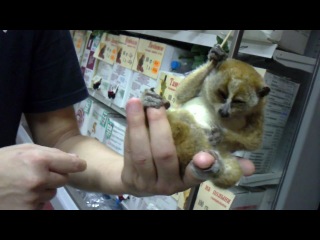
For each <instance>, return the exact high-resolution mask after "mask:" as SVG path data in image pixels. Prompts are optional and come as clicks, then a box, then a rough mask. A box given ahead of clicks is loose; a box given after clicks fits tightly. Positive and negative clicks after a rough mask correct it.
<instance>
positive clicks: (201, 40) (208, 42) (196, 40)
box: [126, 30, 316, 73]
mask: <svg viewBox="0 0 320 240" xmlns="http://www.w3.org/2000/svg"><path fill="white" fill-rule="evenodd" d="M126 31H128V32H132V33H138V34H143V35H149V36H154V37H159V38H164V39H170V40H175V41H180V42H187V43H192V44H197V45H202V46H207V47H212V46H213V45H214V44H216V43H217V41H216V37H217V35H219V36H220V35H221V36H222V37H223V35H224V33H225V32H224V30H221V31H218V30H126ZM219 32H221V33H219ZM231 40H232V38H230V41H228V42H229V44H230V43H231ZM277 47H278V45H277V44H274V43H268V42H267V41H265V42H262V41H260V42H259V41H250V40H247V39H243V40H242V41H241V44H240V48H239V52H240V53H244V54H249V55H254V56H259V57H264V58H273V59H274V60H275V61H277V62H279V63H281V64H283V65H285V66H287V67H290V68H295V69H300V70H303V71H306V72H310V73H312V72H313V69H314V66H315V62H316V60H315V59H314V58H310V57H306V56H302V55H299V54H294V53H290V52H285V51H281V50H277V49H276V48H277Z"/></svg>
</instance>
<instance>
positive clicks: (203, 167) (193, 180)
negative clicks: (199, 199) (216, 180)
mask: <svg viewBox="0 0 320 240" xmlns="http://www.w3.org/2000/svg"><path fill="white" fill-rule="evenodd" d="M215 167H218V164H217V161H216V159H215V157H214V156H213V155H211V154H210V153H208V152H199V153H197V154H196V155H194V157H193V159H192V161H191V162H190V163H189V164H188V166H187V168H186V171H185V175H184V177H183V181H184V182H185V183H186V184H190V185H195V184H199V183H201V182H203V181H205V180H207V179H208V174H211V172H212V171H215ZM208 171H209V172H210V173H208Z"/></svg>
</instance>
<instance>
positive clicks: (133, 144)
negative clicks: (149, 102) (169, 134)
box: [125, 98, 155, 181]
mask: <svg viewBox="0 0 320 240" xmlns="http://www.w3.org/2000/svg"><path fill="white" fill-rule="evenodd" d="M126 113H127V145H128V149H127V154H129V155H130V157H126V158H125V161H130V162H126V163H125V164H132V166H134V168H135V169H136V171H137V172H138V174H139V176H140V177H141V178H142V179H145V180H146V179H148V180H149V181H150V180H151V179H152V178H154V176H155V169H154V164H153V161H152V154H151V150H150V142H149V132H148V129H147V127H146V118H145V113H144V110H143V107H142V103H141V101H140V100H139V99H138V98H131V99H130V100H129V101H128V103H127V106H126Z"/></svg>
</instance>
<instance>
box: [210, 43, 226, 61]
mask: <svg viewBox="0 0 320 240" xmlns="http://www.w3.org/2000/svg"><path fill="white" fill-rule="evenodd" d="M227 57H228V56H227V53H226V52H225V51H224V50H223V49H222V48H221V46H220V45H219V44H216V45H214V46H213V48H211V49H210V51H209V53H208V59H209V60H214V61H216V62H221V61H223V60H225V59H226V58H227Z"/></svg>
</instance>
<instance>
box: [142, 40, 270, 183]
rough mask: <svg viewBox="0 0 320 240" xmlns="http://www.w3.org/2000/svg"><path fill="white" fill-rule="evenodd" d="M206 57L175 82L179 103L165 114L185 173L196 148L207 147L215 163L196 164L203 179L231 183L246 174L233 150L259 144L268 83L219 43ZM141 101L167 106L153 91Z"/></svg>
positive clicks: (197, 150)
mask: <svg viewBox="0 0 320 240" xmlns="http://www.w3.org/2000/svg"><path fill="white" fill-rule="evenodd" d="M208 58H209V60H208V62H207V63H205V64H203V65H202V66H200V67H198V68H197V69H195V70H194V71H193V72H192V73H190V74H189V75H188V76H187V77H186V78H185V79H184V80H183V81H182V82H181V84H180V85H179V86H178V87H177V90H176V99H177V103H178V104H179V105H180V106H179V107H176V108H169V110H168V111H167V116H168V120H169V123H170V126H171V130H172V135H173V139H174V143H175V145H176V149H177V154H178V158H179V162H180V170H181V173H184V170H185V168H186V166H187V165H188V164H189V162H190V161H191V160H192V157H193V156H194V155H195V154H196V153H198V152H200V151H207V152H209V153H211V154H212V155H213V156H214V157H215V158H216V159H217V162H216V163H215V164H214V165H213V166H212V167H211V168H209V169H206V170H201V169H198V168H197V167H196V166H194V165H193V164H192V167H193V168H194V170H195V172H196V173H197V174H198V177H200V178H201V179H203V180H209V179H210V180H211V181H212V182H213V183H214V184H215V185H216V186H218V187H222V188H229V187H232V186H234V185H235V184H236V183H237V182H238V181H239V179H240V178H241V176H242V170H241V168H240V166H239V164H238V161H237V159H236V157H234V156H233V155H232V152H234V151H237V150H249V151H252V150H255V149H258V148H259V147H260V145H261V142H262V135H263V121H264V106H265V103H266V98H265V96H267V95H268V93H269V92H270V88H269V87H267V86H266V85H265V83H264V81H263V78H262V77H261V75H260V74H259V73H258V72H257V71H256V70H255V69H254V68H253V67H252V66H251V65H249V64H247V63H244V62H242V61H239V60H235V59H226V55H225V53H224V52H223V50H222V49H221V48H220V46H219V45H216V46H215V47H213V48H212V49H211V50H210V52H209V55H208ZM142 102H143V105H144V106H145V107H156V108H159V107H161V106H163V105H167V101H166V100H165V99H162V98H161V97H160V96H159V95H157V94H156V93H155V92H153V91H152V90H146V91H145V92H144V94H143V95H142Z"/></svg>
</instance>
